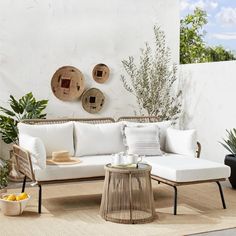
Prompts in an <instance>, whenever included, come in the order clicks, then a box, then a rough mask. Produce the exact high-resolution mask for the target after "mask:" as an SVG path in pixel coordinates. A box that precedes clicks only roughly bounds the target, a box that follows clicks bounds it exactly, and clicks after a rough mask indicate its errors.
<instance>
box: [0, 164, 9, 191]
mask: <svg viewBox="0 0 236 236" xmlns="http://www.w3.org/2000/svg"><path fill="white" fill-rule="evenodd" d="M8 175H9V162H8V161H4V162H3V164H2V165H0V189H3V188H5V187H7V185H8Z"/></svg>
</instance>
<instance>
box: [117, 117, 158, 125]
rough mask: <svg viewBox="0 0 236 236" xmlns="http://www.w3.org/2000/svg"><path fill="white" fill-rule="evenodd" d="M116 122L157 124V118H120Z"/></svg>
mask: <svg viewBox="0 0 236 236" xmlns="http://www.w3.org/2000/svg"><path fill="white" fill-rule="evenodd" d="M117 121H132V122H140V123H146V122H158V121H159V119H158V116H122V117H120V118H118V120H117Z"/></svg>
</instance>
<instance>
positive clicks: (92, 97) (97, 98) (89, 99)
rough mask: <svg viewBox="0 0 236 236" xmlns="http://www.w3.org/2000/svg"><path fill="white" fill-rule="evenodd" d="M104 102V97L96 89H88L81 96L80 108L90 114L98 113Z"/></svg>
mask: <svg viewBox="0 0 236 236" xmlns="http://www.w3.org/2000/svg"><path fill="white" fill-rule="evenodd" d="M104 102H105V96H104V94H103V93H102V91H101V90H99V89H97V88H91V89H88V90H87V91H85V92H84V93H83V95H82V106H83V108H84V110H85V111H87V112H89V113H92V114H94V113H97V112H99V111H100V110H101V109H102V107H103V105H104Z"/></svg>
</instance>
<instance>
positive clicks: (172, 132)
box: [166, 128, 197, 157]
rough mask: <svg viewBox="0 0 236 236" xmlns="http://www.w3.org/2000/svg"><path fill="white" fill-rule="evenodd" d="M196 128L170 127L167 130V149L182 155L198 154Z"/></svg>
mask: <svg viewBox="0 0 236 236" xmlns="http://www.w3.org/2000/svg"><path fill="white" fill-rule="evenodd" d="M196 144H197V134H196V130H194V129H191V130H177V129H173V128H168V129H167V131H166V151H167V152H171V153H177V154H182V155H188V156H192V157H195V156H196Z"/></svg>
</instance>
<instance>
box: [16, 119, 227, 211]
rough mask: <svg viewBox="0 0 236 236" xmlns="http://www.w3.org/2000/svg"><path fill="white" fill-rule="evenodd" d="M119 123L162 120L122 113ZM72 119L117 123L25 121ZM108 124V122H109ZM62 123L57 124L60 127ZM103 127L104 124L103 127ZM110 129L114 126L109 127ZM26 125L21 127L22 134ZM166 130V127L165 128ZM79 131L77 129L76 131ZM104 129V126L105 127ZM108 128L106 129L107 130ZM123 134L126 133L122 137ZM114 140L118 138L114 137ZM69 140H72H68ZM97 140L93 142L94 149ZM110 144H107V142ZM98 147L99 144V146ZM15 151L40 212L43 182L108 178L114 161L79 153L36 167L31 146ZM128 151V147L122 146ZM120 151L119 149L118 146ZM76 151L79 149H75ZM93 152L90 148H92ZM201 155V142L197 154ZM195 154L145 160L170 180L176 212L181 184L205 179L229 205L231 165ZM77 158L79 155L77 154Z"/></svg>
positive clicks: (154, 176)
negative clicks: (71, 161)
mask: <svg viewBox="0 0 236 236" xmlns="http://www.w3.org/2000/svg"><path fill="white" fill-rule="evenodd" d="M118 121H119V123H120V124H121V125H122V122H127V121H128V122H130V121H133V122H140V123H142V124H149V123H153V124H158V117H121V118H119V120H118ZM68 122H73V125H74V124H75V123H86V124H93V125H94V124H99V125H100V126H98V127H99V129H100V128H101V127H103V125H104V127H106V129H107V127H108V126H109V124H113V123H115V120H113V119H112V118H102V119H57V120H27V121H23V123H22V125H23V126H24V125H30V127H29V128H30V129H33V130H34V129H35V128H36V127H37V129H40V128H41V127H43V126H44V125H52V126H53V125H54V124H61V125H62V124H67V123H68ZM107 125H108V126H107ZM58 127H60V125H59V126H57V128H58ZM102 129H103V128H102ZM75 130H76V129H73V133H72V136H73V137H71V140H72V142H73V144H72V146H73V147H74V146H76V145H75V143H76V142H77V140H76V134H75ZM109 130H110V129H109ZM21 131H22V129H21V128H20V129H19V132H20V134H21ZM162 131H163V130H162ZM76 132H77V131H76ZM102 132H103V130H102ZM104 132H105V131H104ZM163 134H164V132H163ZM121 138H122V137H121ZM113 140H116V138H115V137H114V138H113ZM67 141H68V140H67ZM93 145H96V144H95V143H94V142H91V144H89V147H90V148H91V149H92V148H93ZM105 145H106V144H105ZM95 150H96V148H95ZM13 151H14V154H15V156H16V160H17V165H18V169H19V171H20V172H21V173H22V174H24V175H25V179H24V182H23V186H22V191H24V189H25V182H26V178H27V177H28V178H29V179H30V180H31V181H33V182H34V184H35V185H38V187H39V204H38V212H39V213H41V203H42V186H43V185H45V184H53V183H61V182H63V183H65V182H66V183H67V182H74V181H87V180H89V181H91V180H102V179H104V175H105V171H104V165H105V164H107V163H110V162H111V154H112V153H109V154H107V153H105V154H103V155H84V156H79V159H80V160H81V163H78V164H75V165H46V166H45V168H36V167H35V164H34V161H33V158H32V152H31V150H26V149H25V148H23V147H21V146H17V145H14V147H13ZM120 151H124V150H120ZM116 152H117V150H116ZM75 153H76V150H75ZM88 154H89V152H88ZM199 156H200V144H199V143H198V150H197V154H196V157H199ZM196 157H191V156H187V155H182V154H174V153H165V154H163V155H162V156H146V157H145V158H144V159H143V161H144V162H146V163H148V164H149V165H151V166H152V172H151V178H152V179H153V180H156V181H158V182H159V183H164V184H167V185H169V186H171V187H173V189H174V214H175V215H176V214H177V194H178V192H177V187H178V186H181V185H190V184H199V183H205V182H216V183H217V185H218V187H219V191H220V196H221V200H222V205H223V208H226V204H225V200H224V196H223V191H222V188H221V185H220V182H221V181H225V180H226V178H228V177H229V176H230V169H229V167H228V166H225V165H224V164H220V163H216V162H212V161H208V160H204V159H200V158H196ZM75 158H76V157H75Z"/></svg>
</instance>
